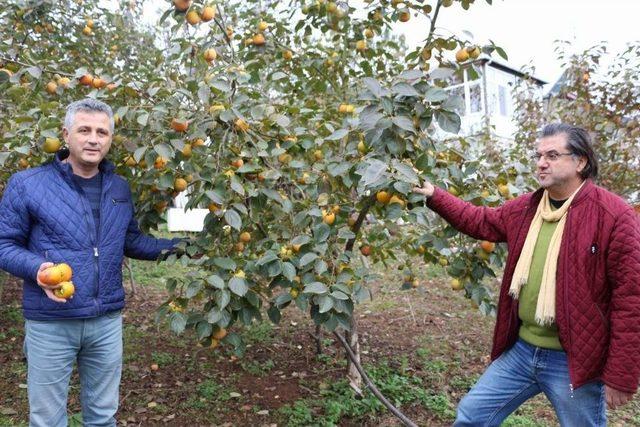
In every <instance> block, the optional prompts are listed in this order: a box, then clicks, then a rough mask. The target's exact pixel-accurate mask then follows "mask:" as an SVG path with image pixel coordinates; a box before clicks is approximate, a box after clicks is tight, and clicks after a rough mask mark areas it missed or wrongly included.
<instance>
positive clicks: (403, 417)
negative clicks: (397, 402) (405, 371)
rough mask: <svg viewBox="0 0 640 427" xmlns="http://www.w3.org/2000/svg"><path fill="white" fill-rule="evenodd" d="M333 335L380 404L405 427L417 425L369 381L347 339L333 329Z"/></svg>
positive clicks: (415, 426)
mask: <svg viewBox="0 0 640 427" xmlns="http://www.w3.org/2000/svg"><path fill="white" fill-rule="evenodd" d="M333 335H334V336H335V337H336V338H337V339H338V341H340V344H342V346H343V347H344V349H345V350H346V352H347V356H349V359H351V362H352V363H353V365H354V366H355V367H356V369H357V370H358V372H360V375H362V378H363V379H364V382H365V384H366V385H367V388H368V389H369V390H371V393H373V394H374V395H375V396H376V398H377V399H378V400H380V402H382V404H383V405H384V406H385V407H386V408H387V409H388V410H389V411H391V413H392V414H393V415H395V416H396V417H397V418H398V419H399V420H400V421H402V424H404V425H405V426H407V427H418V426H417V424H415V423H414V422H413V421H411V420H410V419H409V418H407V416H406V415H404V414H403V413H402V412H400V410H399V409H398V408H396V407H395V406H393V404H392V403H391V402H389V401H388V400H387V398H386V397H384V395H383V394H382V393H380V390H378V388H377V387H376V386H375V384H373V383H372V382H371V379H369V376H368V375H367V373H366V372H365V370H364V368H363V367H362V365H360V363H358V361H357V360H356V356H355V354H353V351H352V350H351V347H349V344H347V341H346V340H345V339H344V337H343V336H342V335H340V334H339V333H338V332H336V331H333Z"/></svg>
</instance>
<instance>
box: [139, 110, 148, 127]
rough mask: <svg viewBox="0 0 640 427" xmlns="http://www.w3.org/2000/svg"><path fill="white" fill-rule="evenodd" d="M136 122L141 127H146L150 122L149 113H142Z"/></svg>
mask: <svg viewBox="0 0 640 427" xmlns="http://www.w3.org/2000/svg"><path fill="white" fill-rule="evenodd" d="M136 121H137V122H138V124H139V125H140V126H146V125H147V123H148V122H149V113H142V114H140V115H139V116H138V117H137V118H136Z"/></svg>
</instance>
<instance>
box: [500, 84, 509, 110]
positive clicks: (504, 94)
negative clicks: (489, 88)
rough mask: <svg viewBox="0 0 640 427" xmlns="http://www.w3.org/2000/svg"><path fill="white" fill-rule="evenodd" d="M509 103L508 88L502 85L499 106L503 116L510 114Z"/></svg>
mask: <svg viewBox="0 0 640 427" xmlns="http://www.w3.org/2000/svg"><path fill="white" fill-rule="evenodd" d="M507 102H508V100H507V88H505V87H504V86H502V85H498V106H499V108H500V115H501V116H506V115H507V114H508V107H507Z"/></svg>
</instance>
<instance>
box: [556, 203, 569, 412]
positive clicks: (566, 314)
mask: <svg viewBox="0 0 640 427" xmlns="http://www.w3.org/2000/svg"><path fill="white" fill-rule="evenodd" d="M570 212H571V206H569V208H568V209H567V222H566V224H565V229H566V230H567V231H569V230H570V229H571V227H570V226H569V225H570V222H569V220H570V219H571V217H570V216H569V213H570ZM563 234H564V233H563ZM561 244H562V243H561ZM563 261H564V263H563V265H565V266H566V265H568V259H567V251H565V254H564V260H563ZM556 274H557V273H556ZM563 278H564V276H563ZM562 286H563V287H564V301H563V302H562V303H563V304H564V315H565V317H566V319H567V337H568V338H567V339H568V340H569V345H568V348H567V349H566V352H567V368H568V369H569V392H570V393H571V398H572V399H573V382H572V379H571V318H570V317H569V304H568V302H567V300H568V299H569V289H568V285H567V280H566V279H565V280H564V282H563V283H562Z"/></svg>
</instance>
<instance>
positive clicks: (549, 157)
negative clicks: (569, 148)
mask: <svg viewBox="0 0 640 427" xmlns="http://www.w3.org/2000/svg"><path fill="white" fill-rule="evenodd" d="M573 155H575V154H574V153H558V152H557V151H549V152H547V153H542V154H540V153H535V154H534V155H532V156H531V159H532V160H533V161H535V162H536V163H537V162H539V161H540V159H542V158H544V159H545V160H546V161H548V162H555V161H556V160H558V159H559V158H560V157H561V156H573Z"/></svg>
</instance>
